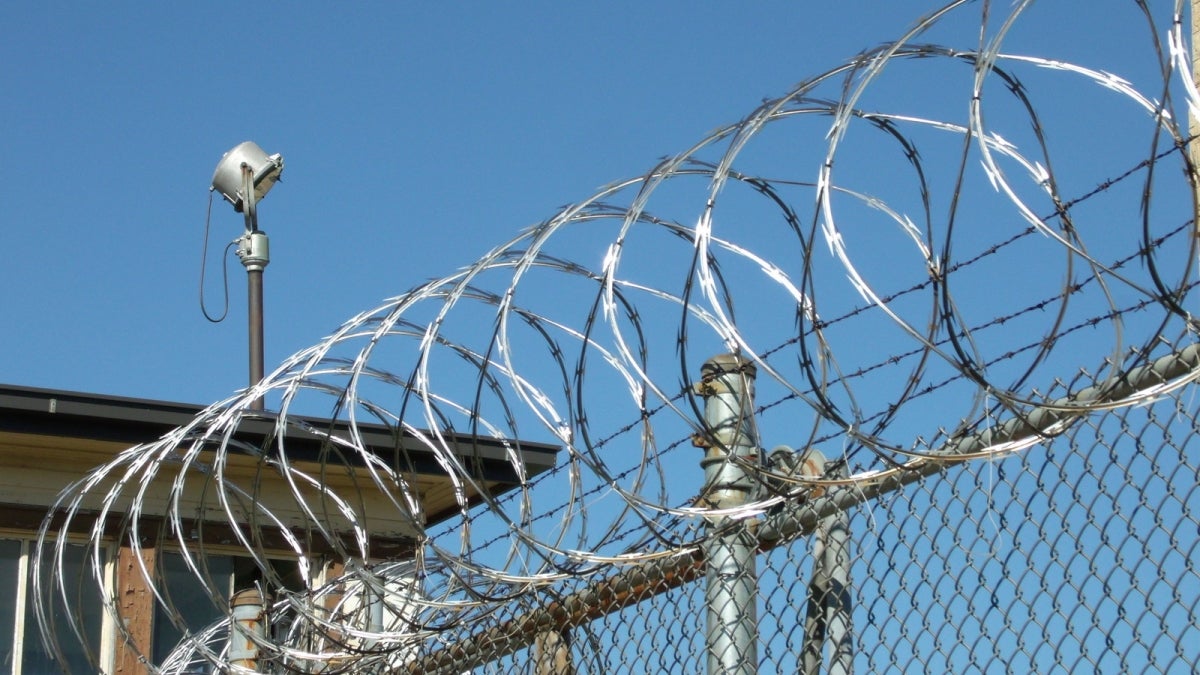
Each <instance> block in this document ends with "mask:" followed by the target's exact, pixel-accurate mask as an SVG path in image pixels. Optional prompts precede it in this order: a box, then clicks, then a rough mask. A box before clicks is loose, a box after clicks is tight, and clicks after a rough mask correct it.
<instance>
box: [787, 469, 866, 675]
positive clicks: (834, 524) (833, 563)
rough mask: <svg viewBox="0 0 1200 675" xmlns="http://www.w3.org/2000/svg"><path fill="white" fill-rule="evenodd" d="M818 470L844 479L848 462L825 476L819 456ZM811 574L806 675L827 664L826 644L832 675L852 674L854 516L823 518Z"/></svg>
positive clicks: (821, 474)
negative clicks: (851, 587) (851, 557)
mask: <svg viewBox="0 0 1200 675" xmlns="http://www.w3.org/2000/svg"><path fill="white" fill-rule="evenodd" d="M809 454H810V455H814V456H816V457H817V458H819V459H818V463H819V464H820V467H821V468H820V470H818V471H817V472H815V473H814V474H813V475H812V476H811V477H814V478H823V477H828V478H846V477H847V475H848V472H847V471H846V464H845V462H838V463H837V464H836V465H835V466H834V467H833V468H832V469H830V470H829V471H828V472H827V473H826V471H825V468H824V464H825V461H824V458H823V456H821V455H820V454H819V453H817V452H815V451H810V453H809ZM812 555H813V575H812V580H811V581H810V582H809V585H808V616H807V617H806V619H805V622H804V646H803V648H802V649H801V654H802V667H801V670H800V672H801V673H803V674H804V675H819V674H820V673H821V672H822V668H821V666H822V664H823V663H824V658H823V652H824V648H825V645H826V644H828V645H830V649H829V667H828V668H827V669H826V670H825V671H824V672H827V673H829V675H849V674H850V673H852V672H853V671H854V650H853V647H854V633H853V629H852V627H851V621H850V618H851V603H850V514H849V512H848V511H845V510H839V511H836V512H834V513H832V514H830V515H828V516H825V517H824V518H822V519H821V520H820V521H819V522H818V523H817V527H816V531H815V536H814V538H813V549H812Z"/></svg>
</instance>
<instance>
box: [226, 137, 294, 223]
mask: <svg viewBox="0 0 1200 675" xmlns="http://www.w3.org/2000/svg"><path fill="white" fill-rule="evenodd" d="M282 174H283V156H282V155H280V154H279V153H275V154H274V155H268V154H267V153H266V152H264V151H263V149H262V148H260V147H258V144H257V143H255V142H253V141H246V142H244V143H239V144H238V145H236V146H234V148H233V149H232V150H230V151H229V152H227V153H225V154H224V155H223V156H222V157H221V161H220V162H219V163H218V164H217V170H216V171H214V172H213V177H212V186H213V189H214V190H216V191H217V192H220V193H221V196H222V197H224V198H225V200H226V201H228V202H229V203H230V204H233V210H234V211H237V212H238V213H243V212H244V211H245V210H246V207H247V205H252V204H253V202H257V201H259V200H261V199H262V198H263V197H266V196H267V193H268V192H270V191H271V188H272V187H274V186H275V182H276V181H278V180H279V177H280V175H282ZM247 180H249V183H250V185H253V199H252V200H250V201H249V202H247V200H246V196H247V195H248V194H251V192H250V189H249V188H248V187H247Z"/></svg>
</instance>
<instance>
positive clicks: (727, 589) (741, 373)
mask: <svg viewBox="0 0 1200 675" xmlns="http://www.w3.org/2000/svg"><path fill="white" fill-rule="evenodd" d="M756 374H757V369H756V368H755V367H754V364H753V363H751V362H749V361H746V360H745V359H743V358H742V357H740V356H737V355H735V354H722V355H719V356H714V357H713V358H711V359H709V360H708V361H707V362H705V364H704V366H703V367H702V368H701V376H702V378H701V381H700V382H699V383H698V384H697V386H696V393H698V394H699V395H701V396H703V397H704V425H705V434H704V435H703V436H702V437H700V438H698V439H697V445H700V446H701V447H703V448H704V459H702V460H701V461H700V464H701V466H703V467H704V489H703V491H702V493H701V497H700V499H701V503H703V504H704V505H706V506H709V507H712V508H719V509H727V508H733V507H737V506H740V505H742V504H745V503H746V502H747V501H749V500H751V499H752V498H753V497H754V495H755V493H756V492H757V490H758V482H757V479H756V478H755V473H754V472H753V471H748V470H747V469H746V468H745V467H744V466H743V463H749V464H750V465H752V466H758V465H759V464H761V461H762V460H761V455H760V452H759V447H758V438H757V432H756V429H755V425H754V417H753V411H754V377H755V375H756ZM757 548H758V546H757V541H756V539H755V537H754V535H753V533H752V532H750V531H749V529H748V527H747V519H734V518H729V517H725V516H721V517H714V518H710V519H709V522H708V536H707V538H706V539H705V544H704V553H705V560H706V563H705V564H706V570H705V573H706V577H707V581H708V585H707V588H706V590H705V607H706V614H707V626H706V630H705V646H706V651H707V655H708V656H707V661H708V672H709V673H710V674H712V675H716V674H718V673H720V674H727V673H731V674H734V675H753V674H754V673H756V672H758V611H757V605H758V578H757V571H756V568H755V565H756V554H757Z"/></svg>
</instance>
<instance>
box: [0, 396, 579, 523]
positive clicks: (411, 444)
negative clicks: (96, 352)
mask: <svg viewBox="0 0 1200 675" xmlns="http://www.w3.org/2000/svg"><path fill="white" fill-rule="evenodd" d="M204 408H205V407H204V406H200V405H194V404H186V403H173V402H168V401H155V400H146V399H136V398H125V397H119V396H106V395H100V394H89V393H81V392H73V391H61V390H51V389H39V388H34V387H19V386H12V385H3V384H0V469H2V472H3V474H4V475H5V476H6V477H0V504H9V505H27V506H28V507H30V508H29V509H27V510H29V511H30V514H29V515H28V516H26V518H27V519H35V518H36V519H40V517H41V515H42V514H44V513H45V508H46V507H47V506H50V505H51V504H53V503H54V498H55V497H57V495H58V493H59V492H60V491H61V490H62V489H63V488H64V487H66V486H67V484H69V483H70V482H71V481H72V480H77V479H78V478H81V477H83V475H85V474H86V472H87V471H88V470H90V469H91V468H92V467H95V466H98V465H100V464H103V463H105V462H108V461H110V460H112V459H113V458H114V457H115V456H116V455H117V454H118V453H120V452H121V451H123V450H125V449H127V448H129V447H131V446H134V445H138V444H142V443H149V442H152V441H155V440H157V439H159V438H161V437H163V436H164V435H165V434H168V433H170V432H172V431H174V430H175V429H177V428H179V427H181V426H184V425H186V424H188V423H189V422H191V421H192V420H193V418H195V417H196V415H197V414H198V413H200V412H201V411H202V410H204ZM277 422H278V416H277V415H275V414H274V413H271V412H269V411H268V412H262V413H257V412H255V413H251V414H247V415H246V417H245V418H244V419H243V420H242V421H241V423H240V424H239V426H238V429H237V432H236V434H235V438H236V440H237V442H238V443H239V444H241V445H243V446H249V447H257V448H261V449H262V450H264V451H265V452H266V453H268V454H269V453H270V452H278V450H277V449H276V448H278V447H280V446H284V447H286V449H287V450H286V452H287V460H288V462H289V463H291V464H292V465H296V466H305V465H307V466H309V467H314V468H315V467H320V466H321V463H322V458H326V457H328V456H329V450H330V442H329V436H331V435H332V436H343V435H348V434H343V433H342V432H348V431H349V425H348V424H347V423H346V422H344V421H333V422H331V421H330V420H329V419H321V418H317V417H299V416H291V415H289V418H288V424H287V425H286V432H285V434H286V435H285V438H284V440H285V441H286V444H281V443H278V442H277V441H278V440H279V439H278V438H277V433H278V429H279V426H278V424H277ZM355 429H356V430H357V433H358V435H359V437H361V439H362V445H363V446H364V447H365V449H366V450H367V451H368V452H370V453H372V454H374V455H375V456H376V457H377V458H379V459H381V460H383V461H384V462H385V465H386V466H389V467H393V468H394V469H395V470H396V471H398V472H401V473H403V474H404V475H405V476H406V477H408V476H411V477H413V481H414V483H415V486H416V492H417V494H418V495H419V499H420V502H421V509H422V511H423V516H424V519H425V524H426V525H429V524H433V523H436V522H439V521H441V520H444V519H446V518H449V517H451V516H453V515H455V514H457V513H459V512H460V511H461V507H460V505H459V500H460V499H461V498H462V496H461V492H456V491H461V489H462V486H461V485H460V486H457V487H456V486H455V485H454V484H453V483H452V481H451V479H450V477H449V476H447V474H446V471H445V469H444V468H443V467H442V465H441V463H439V461H438V459H437V457H436V455H435V453H434V452H433V451H432V450H431V449H429V448H428V447H427V446H426V445H425V444H423V443H421V442H418V439H416V438H414V437H412V436H410V435H406V434H401V433H399V432H398V431H397V430H396V429H395V428H392V427H388V426H385V425H382V424H362V423H358V424H355ZM322 434H324V435H322ZM448 444H449V445H450V447H451V448H452V451H453V452H454V453H455V455H456V457H457V458H458V460H459V461H460V464H461V466H462V467H463V468H464V470H465V471H466V472H468V474H469V475H470V476H471V478H472V479H473V480H474V481H475V482H476V484H477V485H480V486H483V487H484V489H486V490H487V491H488V492H490V493H491V494H492V495H497V494H500V493H503V492H505V491H508V490H511V489H513V488H515V487H517V486H519V485H520V484H521V482H522V478H521V476H520V475H519V473H518V471H517V468H516V467H514V463H513V461H512V457H513V453H514V450H515V451H516V456H517V457H519V458H520V461H521V467H520V468H521V469H522V470H523V473H524V475H525V478H524V479H525V480H528V478H529V477H532V476H534V475H536V474H539V473H542V472H544V471H546V470H548V469H550V468H552V467H553V466H554V462H555V458H556V454H557V452H558V450H559V448H558V447H557V446H554V445H548V444H544V443H526V442H517V441H514V442H509V443H506V442H503V441H500V440H497V439H493V438H486V437H480V436H473V435H464V434H457V435H454V436H452V437H451V438H450V439H448ZM509 446H511V447H509ZM231 447H233V446H231ZM347 456H349V457H350V459H349V461H351V462H354V461H355V460H354V458H353V455H348V454H347V453H341V454H339V459H340V460H342V461H346V457H347ZM244 460H245V462H244V463H245V464H247V465H253V464H255V463H257V461H258V460H257V458H255V457H252V456H250V454H249V453H247V454H246V455H245V456H244ZM357 461H358V462H359V463H361V461H362V460H361V459H358V460H357ZM321 475H322V477H323V478H324V477H325V476H326V474H325V473H322V474H321ZM72 476H73V477H72ZM335 478H336V476H333V477H331V478H330V480H333V479H335ZM467 489H468V491H470V488H469V487H468V488H467ZM466 498H467V500H468V502H469V503H476V502H478V501H479V500H480V499H481V495H479V494H475V493H471V494H467V495H466ZM38 507H40V508H38ZM6 510H7V511H9V512H10V516H9V519H8V520H7V522H0V527H4V526H8V527H14V526H18V525H19V523H15V522H13V520H12V519H13V518H16V519H17V520H18V521H19V520H20V516H19V512H20V509H17V510H15V511H14V510H13V509H11V508H6Z"/></svg>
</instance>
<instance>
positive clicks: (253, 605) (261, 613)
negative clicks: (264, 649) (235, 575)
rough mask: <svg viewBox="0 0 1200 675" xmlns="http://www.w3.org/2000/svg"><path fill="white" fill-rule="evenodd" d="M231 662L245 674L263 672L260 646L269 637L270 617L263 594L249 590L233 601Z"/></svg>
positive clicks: (242, 591) (230, 636)
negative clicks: (260, 669)
mask: <svg viewBox="0 0 1200 675" xmlns="http://www.w3.org/2000/svg"><path fill="white" fill-rule="evenodd" d="M229 605H230V608H231V610H232V611H231V613H232V617H231V619H230V628H229V662H230V664H231V665H233V666H236V667H237V668H240V669H242V670H243V672H244V671H250V672H254V673H257V672H260V671H259V666H260V665H261V663H260V662H259V658H258V645H259V643H261V642H263V641H264V640H266V637H267V615H266V608H265V606H264V604H263V596H262V593H261V592H260V591H259V590H258V589H257V588H247V589H245V590H241V591H238V592H237V593H234V594H233V597H232V598H230V599H229Z"/></svg>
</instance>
